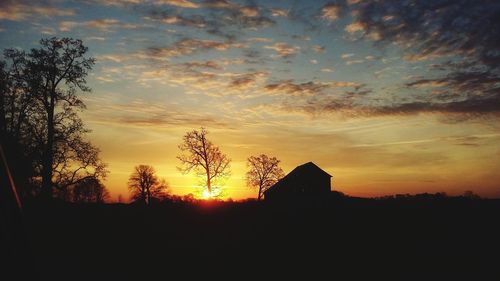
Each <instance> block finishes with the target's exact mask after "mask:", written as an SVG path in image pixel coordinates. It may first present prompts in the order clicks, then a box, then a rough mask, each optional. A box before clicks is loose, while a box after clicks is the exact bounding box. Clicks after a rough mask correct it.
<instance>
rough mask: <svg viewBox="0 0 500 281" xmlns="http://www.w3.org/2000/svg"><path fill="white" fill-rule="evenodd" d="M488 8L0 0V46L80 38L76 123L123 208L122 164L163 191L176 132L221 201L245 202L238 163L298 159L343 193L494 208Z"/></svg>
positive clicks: (499, 69) (248, 193)
mask: <svg viewBox="0 0 500 281" xmlns="http://www.w3.org/2000/svg"><path fill="white" fill-rule="evenodd" d="M498 14H500V2H498V1H487V0H478V1H460V0H457V1H445V0H434V1H424V0H422V1H410V0H401V1H384V0H379V1H375V0H367V1H363V0H345V1H320V0H318V1H236V0H231V1H230V0H149V1H140V0H125V1H118V0H103V1H97V0H82V1H58V0H53V1H24V0H21V1H8V0H7V1H5V0H3V1H0V48H1V49H4V48H11V47H13V48H20V49H29V48H32V47H36V46H37V44H38V41H39V40H40V39H41V38H47V37H53V36H57V37H72V38H78V39H82V40H83V42H84V45H85V46H87V47H88V48H89V52H88V55H89V56H92V57H94V58H95V59H96V64H95V66H94V68H93V70H92V71H91V74H90V76H89V77H88V79H87V81H88V86H90V87H91V88H92V92H91V93H83V94H82V99H83V100H84V101H85V103H86V105H87V109H86V110H85V111H83V112H82V113H81V115H80V116H81V117H82V119H83V120H84V122H85V124H86V126H87V127H88V128H89V129H91V130H92V132H91V133H89V134H88V136H87V137H88V138H89V139H90V140H91V141H92V143H93V144H94V145H96V146H97V147H99V148H100V149H101V158H102V159H103V160H104V162H106V163H107V164H108V169H109V171H110V174H109V175H108V177H107V179H106V181H105V182H104V183H105V185H106V186H107V187H108V189H109V190H110V192H111V195H112V198H113V200H117V198H118V196H120V195H121V196H122V198H128V189H127V179H128V177H129V175H130V174H131V173H132V171H133V168H134V166H136V165H139V164H148V165H152V166H153V167H154V168H155V169H156V171H157V173H158V175H159V176H160V177H162V178H164V179H165V180H166V181H167V182H168V183H169V185H170V189H171V192H172V193H174V194H179V195H183V194H188V193H196V191H195V190H197V188H196V187H197V186H199V185H200V181H199V180H198V179H196V178H195V177H194V176H193V175H184V174H182V173H181V172H179V170H178V169H177V167H178V166H180V162H179V160H178V159H177V158H176V156H178V155H179V154H180V151H179V149H178V145H179V144H180V143H181V141H182V136H183V135H184V134H185V133H186V132H187V131H191V130H193V129H199V128H200V127H202V126H203V127H205V128H206V129H207V130H208V131H209V135H208V137H209V139H211V140H212V142H213V143H214V144H216V145H218V146H219V147H220V148H221V150H222V151H223V152H224V153H226V154H227V155H228V156H229V158H231V159H232V162H231V176H230V177H229V178H228V179H227V180H226V181H225V184H224V188H225V192H226V197H227V198H229V197H230V198H233V199H244V198H249V197H255V196H256V191H255V190H252V189H250V188H249V187H247V186H246V181H245V173H246V170H247V166H246V159H247V158H248V157H249V156H251V155H258V154H262V153H264V154H267V155H269V156H276V157H277V158H278V159H280V160H281V166H282V168H283V170H284V171H285V173H287V172H289V171H291V170H292V169H293V168H295V167H296V166H298V165H301V164H303V163H306V162H309V161H313V162H314V163H316V164H317V165H318V166H320V167H321V168H323V169H324V170H325V171H327V172H328V173H330V174H331V175H333V178H332V189H334V190H339V191H342V192H344V193H346V194H349V195H353V196H366V197H368V196H383V195H388V194H396V193H399V194H405V193H410V194H414V193H423V192H446V193H448V194H451V195H458V194H462V193H463V192H464V191H465V190H472V191H474V192H475V193H477V194H479V195H481V196H487V197H500V123H499V122H498V121H499V119H500V118H499V117H500V18H499V17H498Z"/></svg>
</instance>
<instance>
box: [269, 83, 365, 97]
mask: <svg viewBox="0 0 500 281" xmlns="http://www.w3.org/2000/svg"><path fill="white" fill-rule="evenodd" d="M362 86H363V85H362V84H359V83H356V82H350V81H329V82H319V81H308V82H303V83H296V82H295V81H294V80H281V81H278V82H276V83H271V84H267V85H265V86H264V89H263V90H264V91H265V92H266V93H268V94H276V95H283V94H284V95H294V96H311V95H315V94H319V93H321V92H323V91H325V90H335V89H338V88H348V87H351V88H355V89H359V88H360V87H362Z"/></svg>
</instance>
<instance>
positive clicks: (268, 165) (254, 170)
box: [246, 154, 285, 200]
mask: <svg viewBox="0 0 500 281" xmlns="http://www.w3.org/2000/svg"><path fill="white" fill-rule="evenodd" d="M279 163H280V160H278V159H277V158H276V157H269V156H267V155H265V154H261V155H259V156H250V157H248V159H247V166H248V167H249V168H250V170H249V171H248V172H247V174H246V178H247V185H248V186H250V187H252V188H257V189H258V191H259V192H258V196H257V200H261V198H262V196H263V195H264V191H266V190H267V189H268V188H269V187H271V186H272V185H273V184H275V183H276V182H277V181H279V180H280V179H281V178H283V177H284V175H285V174H284V173H283V170H282V169H281V168H280V167H279V166H278V165H279Z"/></svg>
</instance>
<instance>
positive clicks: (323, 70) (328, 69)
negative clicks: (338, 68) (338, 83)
mask: <svg viewBox="0 0 500 281" xmlns="http://www.w3.org/2000/svg"><path fill="white" fill-rule="evenodd" d="M334 71H335V69H333V68H322V69H321V72H329V73H331V72H334Z"/></svg>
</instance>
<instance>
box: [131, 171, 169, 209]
mask: <svg viewBox="0 0 500 281" xmlns="http://www.w3.org/2000/svg"><path fill="white" fill-rule="evenodd" d="M128 188H129V190H130V192H131V193H132V200H133V201H139V202H142V203H144V204H147V205H150V204H151V202H152V201H154V200H155V199H157V200H161V199H164V198H165V197H166V196H167V189H168V185H167V183H166V182H165V180H159V179H158V177H157V176H156V174H155V169H154V168H153V167H152V166H149V165H139V166H135V168H134V172H133V173H132V174H131V175H130V177H129V180H128Z"/></svg>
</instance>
